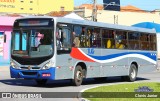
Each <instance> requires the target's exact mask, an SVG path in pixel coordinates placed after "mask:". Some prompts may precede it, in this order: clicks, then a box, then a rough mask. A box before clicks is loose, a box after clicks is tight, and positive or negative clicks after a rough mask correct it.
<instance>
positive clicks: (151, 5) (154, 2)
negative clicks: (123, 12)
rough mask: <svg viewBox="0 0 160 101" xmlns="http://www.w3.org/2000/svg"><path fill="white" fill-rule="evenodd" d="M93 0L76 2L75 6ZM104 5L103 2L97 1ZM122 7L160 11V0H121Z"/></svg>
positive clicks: (78, 0)
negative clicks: (129, 6) (130, 6)
mask: <svg viewBox="0 0 160 101" xmlns="http://www.w3.org/2000/svg"><path fill="white" fill-rule="evenodd" d="M92 1H93V0H74V5H75V6H79V5H81V4H83V3H93V2H92ZM97 3H99V4H102V3H103V0H97ZM120 3H121V6H126V5H133V6H136V7H138V8H140V9H143V10H155V9H160V0H120Z"/></svg>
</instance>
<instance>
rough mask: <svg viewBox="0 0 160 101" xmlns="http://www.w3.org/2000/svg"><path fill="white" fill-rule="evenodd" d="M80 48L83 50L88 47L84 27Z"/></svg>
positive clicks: (84, 28)
mask: <svg viewBox="0 0 160 101" xmlns="http://www.w3.org/2000/svg"><path fill="white" fill-rule="evenodd" d="M79 37H80V46H81V47H82V48H84V47H86V46H87V45H86V27H82V30H81V34H80V36H79Z"/></svg>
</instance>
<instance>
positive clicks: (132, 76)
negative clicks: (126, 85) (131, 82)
mask: <svg viewBox="0 0 160 101" xmlns="http://www.w3.org/2000/svg"><path fill="white" fill-rule="evenodd" d="M135 77H136V71H135V69H133V68H132V69H131V78H135Z"/></svg>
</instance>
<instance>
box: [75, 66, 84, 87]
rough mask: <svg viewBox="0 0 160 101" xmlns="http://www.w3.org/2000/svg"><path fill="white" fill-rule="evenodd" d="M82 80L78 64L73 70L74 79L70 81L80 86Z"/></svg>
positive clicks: (81, 71)
mask: <svg viewBox="0 0 160 101" xmlns="http://www.w3.org/2000/svg"><path fill="white" fill-rule="evenodd" d="M82 81H83V70H82V67H81V66H80V65H78V66H76V68H75V71H74V79H72V83H73V85H74V86H80V85H81V84H82Z"/></svg>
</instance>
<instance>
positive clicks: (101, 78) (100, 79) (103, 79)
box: [94, 77, 107, 82]
mask: <svg viewBox="0 0 160 101" xmlns="http://www.w3.org/2000/svg"><path fill="white" fill-rule="evenodd" d="M106 79H107V77H99V78H94V80H95V81H97V82H103V81H106Z"/></svg>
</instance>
